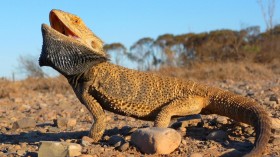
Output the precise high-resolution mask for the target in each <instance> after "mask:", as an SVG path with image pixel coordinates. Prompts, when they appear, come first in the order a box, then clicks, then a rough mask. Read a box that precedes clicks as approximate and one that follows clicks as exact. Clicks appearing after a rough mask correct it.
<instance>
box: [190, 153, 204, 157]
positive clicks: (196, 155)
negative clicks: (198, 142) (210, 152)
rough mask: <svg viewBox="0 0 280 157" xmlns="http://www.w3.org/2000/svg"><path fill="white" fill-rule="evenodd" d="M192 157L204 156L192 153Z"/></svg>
mask: <svg viewBox="0 0 280 157" xmlns="http://www.w3.org/2000/svg"><path fill="white" fill-rule="evenodd" d="M190 157H203V155H202V154H200V153H192V154H191V155H190Z"/></svg>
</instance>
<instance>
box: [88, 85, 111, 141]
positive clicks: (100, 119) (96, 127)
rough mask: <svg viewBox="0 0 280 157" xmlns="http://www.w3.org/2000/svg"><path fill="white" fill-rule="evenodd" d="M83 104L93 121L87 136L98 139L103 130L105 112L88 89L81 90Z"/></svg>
mask: <svg viewBox="0 0 280 157" xmlns="http://www.w3.org/2000/svg"><path fill="white" fill-rule="evenodd" d="M83 100H84V105H85V106H86V107H87V109H88V110H89V111H90V113H91V114H92V116H93V119H94V123H93V124H92V127H91V129H90V131H89V137H91V138H92V139H93V140H94V141H95V142H97V141H99V140H100V139H101V137H102V135H103V133H104V130H105V127H106V126H105V119H106V117H105V112H104V110H103V109H102V107H101V105H100V104H99V103H98V102H97V101H96V99H94V97H93V96H92V95H91V94H90V93H89V91H88V90H85V91H84V92H83Z"/></svg>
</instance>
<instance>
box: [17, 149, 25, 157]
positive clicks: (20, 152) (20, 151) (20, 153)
mask: <svg viewBox="0 0 280 157" xmlns="http://www.w3.org/2000/svg"><path fill="white" fill-rule="evenodd" d="M25 153H26V150H23V149H20V150H17V155H19V156H24V154H25Z"/></svg>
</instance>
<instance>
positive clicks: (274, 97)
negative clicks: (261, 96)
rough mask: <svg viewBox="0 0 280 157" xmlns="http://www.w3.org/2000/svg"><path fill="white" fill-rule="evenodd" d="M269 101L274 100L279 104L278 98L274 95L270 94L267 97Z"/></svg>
mask: <svg viewBox="0 0 280 157" xmlns="http://www.w3.org/2000/svg"><path fill="white" fill-rule="evenodd" d="M269 101H275V102H276V104H279V101H278V98H277V96H276V95H271V96H270V97H269Z"/></svg>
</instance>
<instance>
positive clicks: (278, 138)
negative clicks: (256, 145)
mask: <svg viewBox="0 0 280 157" xmlns="http://www.w3.org/2000/svg"><path fill="white" fill-rule="evenodd" d="M271 143H272V144H273V145H280V135H274V136H273V137H272V141H271Z"/></svg>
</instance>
